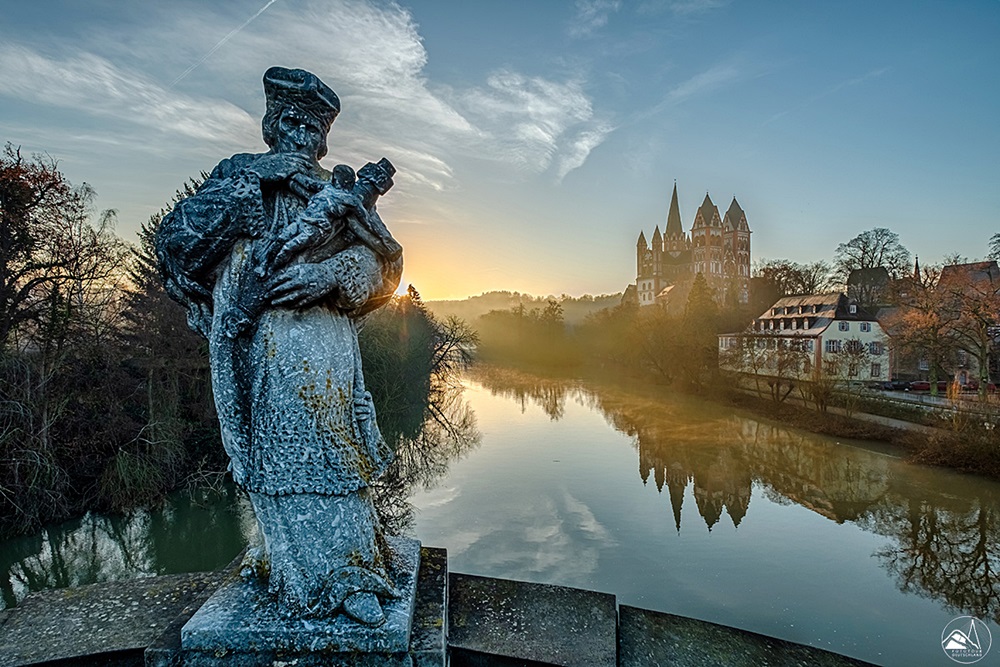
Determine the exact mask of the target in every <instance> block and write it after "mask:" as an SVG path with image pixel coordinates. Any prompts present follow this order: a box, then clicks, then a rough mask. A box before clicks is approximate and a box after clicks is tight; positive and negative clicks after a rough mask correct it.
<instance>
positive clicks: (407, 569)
mask: <svg viewBox="0 0 1000 667" xmlns="http://www.w3.org/2000/svg"><path fill="white" fill-rule="evenodd" d="M389 545H390V547H391V548H392V550H393V551H394V552H395V556H394V558H393V559H392V563H391V566H390V568H389V573H390V576H391V577H392V579H393V581H394V582H395V584H396V588H397V589H398V590H399V592H400V597H399V598H397V599H395V600H388V601H385V602H384V603H383V605H382V608H383V611H384V612H385V615H386V622H385V623H384V624H382V625H381V626H379V627H377V628H371V627H368V626H365V625H362V624H360V623H357V622H355V621H353V620H351V619H350V618H348V617H347V616H345V615H344V614H338V615H337V616H335V617H333V618H329V619H302V618H295V617H292V618H288V617H285V616H282V615H281V614H280V613H279V609H278V608H277V607H276V606H275V605H274V602H273V601H272V600H271V598H270V597H269V596H268V595H267V591H266V588H265V586H264V584H263V583H262V582H258V581H244V580H242V579H240V578H238V577H233V578H231V579H230V580H229V581H227V582H226V583H224V584H223V585H222V586H221V587H220V588H219V589H218V590H217V591H216V592H215V594H213V595H212V597H211V598H209V599H208V601H207V602H206V603H205V604H204V605H203V606H202V607H201V609H199V610H198V612H197V613H196V614H195V615H194V616H192V617H191V620H190V621H188V622H187V624H185V625H184V627H183V629H182V630H181V648H182V653H183V655H184V665H185V666H186V667H188V666H191V667H221V666H222V665H226V666H227V667H232V666H238V667H244V666H245V667H257V666H262V665H272V664H280V663H282V662H286V663H292V662H294V664H295V665H296V666H297V667H309V666H311V665H342V664H343V665H348V664H350V665H400V666H403V665H407V666H408V665H411V664H412V659H411V657H410V655H409V652H408V651H409V646H410V632H411V624H412V621H413V611H414V601H415V599H416V588H417V572H418V569H419V566H420V543H419V542H417V541H416V540H411V539H407V538H398V537H397V538H390V539H389Z"/></svg>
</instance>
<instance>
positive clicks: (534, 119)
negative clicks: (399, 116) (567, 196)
mask: <svg viewBox="0 0 1000 667" xmlns="http://www.w3.org/2000/svg"><path fill="white" fill-rule="evenodd" d="M462 106H463V108H464V109H466V110H467V113H468V115H469V116H470V117H473V118H476V119H477V121H478V122H479V123H480V124H481V127H482V129H483V132H484V137H483V140H482V141H481V144H483V145H485V146H487V147H488V150H489V152H490V153H492V154H494V155H496V156H497V157H499V158H500V159H504V160H506V161H509V162H510V163H512V164H515V165H517V166H519V167H521V168H522V169H524V170H525V171H527V172H530V173H541V172H544V171H545V170H547V169H548V168H549V167H550V166H551V165H552V164H553V162H556V163H557V166H556V171H557V178H558V179H562V178H563V177H564V176H565V175H566V174H567V173H569V172H570V171H572V170H573V169H576V168H577V167H579V166H580V165H582V164H583V163H584V161H585V160H586V158H587V156H588V155H589V154H590V151H591V150H593V149H594V148H595V147H596V146H598V145H599V144H600V143H601V142H602V141H603V140H604V138H605V137H606V136H607V134H608V133H609V132H610V131H611V129H612V128H611V127H610V126H609V125H608V124H607V123H605V122H603V121H600V120H595V117H594V110H593V106H592V104H591V102H590V98H589V97H588V96H587V94H586V93H585V92H584V90H583V88H582V86H581V84H580V83H579V82H577V81H567V82H557V81H551V80H549V79H544V78H541V77H527V76H525V75H523V74H520V73H517V72H513V71H510V70H500V71H498V72H495V73H493V74H492V75H491V76H490V77H489V79H488V80H487V85H486V86H485V87H482V88H476V89H472V90H470V91H468V92H466V93H465V94H464V95H463V96H462Z"/></svg>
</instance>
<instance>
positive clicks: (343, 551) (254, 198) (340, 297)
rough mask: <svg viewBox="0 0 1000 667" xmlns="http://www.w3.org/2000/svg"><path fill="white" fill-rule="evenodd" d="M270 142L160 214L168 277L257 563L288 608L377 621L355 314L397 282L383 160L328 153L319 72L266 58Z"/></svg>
mask: <svg viewBox="0 0 1000 667" xmlns="http://www.w3.org/2000/svg"><path fill="white" fill-rule="evenodd" d="M264 92H265V95H266V98H267V109H266V112H265V114H264V118H263V121H262V123H261V124H262V130H263V137H264V141H265V143H266V144H267V145H268V146H269V147H270V150H268V151H267V152H266V153H260V154H248V153H241V154H238V155H234V156H232V157H231V158H229V159H227V160H223V161H222V162H220V163H219V165H218V166H216V167H215V169H214V170H213V171H212V174H211V176H209V178H208V180H206V181H205V183H204V184H203V185H202V186H201V187H200V188H199V189H198V191H197V192H196V193H195V194H194V195H192V196H190V197H187V198H186V199H183V200H182V201H180V202H178V204H177V205H176V206H175V207H174V209H173V211H171V213H170V214H169V215H168V216H166V217H165V218H164V219H163V222H162V223H161V224H160V227H159V229H158V230H157V236H156V252H157V257H158V258H159V261H160V268H161V271H162V273H163V276H164V280H165V284H166V287H167V290H168V292H169V293H170V295H171V296H173V297H174V298H175V299H177V300H178V301H180V302H181V303H182V304H184V305H185V306H186V307H187V309H188V322H189V324H190V325H191V327H192V328H193V329H195V330H196V331H198V332H200V333H201V334H203V335H204V336H205V337H206V338H207V339H208V342H209V353H210V357H211V366H212V386H213V389H214V392H215V404H216V408H217V410H218V413H219V421H220V423H221V429H222V441H223V445H224V446H225V449H226V453H227V454H228V455H229V457H230V459H231V469H232V473H233V478H234V479H235V480H236V482H237V484H239V485H240V486H241V487H243V488H244V489H245V490H246V491H247V492H248V493H249V495H250V499H251V502H252V504H253V507H254V510H255V512H256V514H257V520H258V523H259V526H260V531H261V534H262V536H263V545H262V547H261V548H260V549H258V551H257V552H256V553H253V554H251V562H250V565H251V567H249V568H248V569H249V570H253V571H255V572H256V573H258V574H259V575H260V576H266V577H267V581H268V591H269V592H270V594H272V595H273V596H276V598H277V600H278V601H279V605H280V606H281V608H282V609H284V610H286V612H287V614H289V615H296V616H300V617H310V616H312V617H329V616H331V615H333V614H334V613H335V612H338V611H340V610H342V611H343V612H344V613H346V614H347V615H348V616H349V617H350V618H352V619H354V620H355V621H357V622H359V623H361V624H363V625H366V626H378V625H380V624H381V623H383V621H384V619H385V616H384V614H383V609H382V605H383V604H384V603H385V602H386V600H390V599H392V598H393V597H394V596H396V595H397V591H396V589H395V587H394V583H393V581H392V579H391V577H390V575H389V573H388V561H389V559H390V558H391V553H389V549H388V547H387V544H386V541H385V539H384V538H383V536H382V533H381V529H380V526H379V519H378V516H377V515H376V512H375V510H374V507H373V505H372V501H371V498H370V495H369V490H368V487H369V485H370V484H371V483H372V482H374V481H375V480H376V479H377V478H378V477H379V476H380V475H381V474H382V472H383V471H384V470H385V468H386V466H387V465H388V463H389V461H390V459H391V452H390V451H389V450H388V448H387V446H386V444H385V441H384V440H383V439H382V436H381V434H380V433H379V429H378V426H377V424H376V421H375V411H374V407H373V405H372V400H371V395H370V394H369V393H367V392H366V391H365V386H364V378H363V376H362V372H361V357H360V354H359V351H358V326H359V321H360V319H361V318H362V317H363V316H364V315H365V314H366V313H368V312H370V311H372V310H373V309H375V308H378V307H379V306H381V305H383V304H385V303H386V302H387V301H388V300H389V299H390V297H391V295H392V293H393V291H394V290H395V289H396V287H397V286H398V284H399V279H400V274H401V272H402V249H401V248H400V246H399V244H398V243H397V242H396V241H395V240H394V239H393V238H392V236H391V235H390V234H389V231H388V230H387V229H386V227H385V225H384V224H383V223H382V220H381V218H380V217H379V214H378V212H377V211H376V209H375V201H376V199H377V198H378V196H379V195H381V194H384V193H385V192H386V191H387V190H388V189H389V187H391V185H392V175H393V173H394V171H395V170H394V169H393V167H392V165H391V164H390V163H389V161H388V160H385V159H383V160H382V161H381V162H379V163H376V164H369V165H366V166H365V167H364V168H362V169H361V170H359V172H358V173H357V174H355V173H354V170H353V169H351V168H350V167H348V166H346V165H339V166H337V167H336V168H335V169H334V170H333V173H332V174H331V173H330V172H328V171H326V170H325V169H323V167H321V166H320V164H319V160H320V158H322V157H323V156H324V155H325V154H326V152H327V145H326V137H327V133H328V132H329V130H330V126H331V125H332V123H333V121H334V119H335V118H336V117H337V114H338V113H339V112H340V100H339V99H338V97H337V95H336V94H335V93H334V91H333V90H331V89H330V88H329V87H328V86H326V85H325V84H324V83H323V82H322V81H320V80H319V78H317V77H316V76H315V75H314V74H311V73H309V72H306V71H304V70H297V69H285V68H282V67H272V68H270V69H269V70H267V72H266V73H265V74H264Z"/></svg>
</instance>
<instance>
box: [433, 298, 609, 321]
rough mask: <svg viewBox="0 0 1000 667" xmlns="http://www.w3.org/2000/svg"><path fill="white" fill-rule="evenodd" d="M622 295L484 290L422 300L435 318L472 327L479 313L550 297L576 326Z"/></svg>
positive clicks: (542, 304)
mask: <svg viewBox="0 0 1000 667" xmlns="http://www.w3.org/2000/svg"><path fill="white" fill-rule="evenodd" d="M621 299H622V294H621V292H618V293H617V294H601V295H599V296H591V295H589V294H585V295H583V296H581V297H573V296H568V295H566V294H563V295H562V296H531V295H530V294H521V293H520V292H485V293H483V294H480V295H479V296H470V297H469V298H467V299H453V300H445V301H426V302H425V303H426V305H427V308H428V309H430V311H431V312H432V313H434V316H435V317H437V318H438V319H445V318H446V317H450V316H452V315H454V316H456V317H460V318H461V319H463V320H465V321H466V322H468V323H469V324H471V325H473V326H475V324H476V319H477V318H478V317H479V316H480V315H485V314H486V313H488V312H490V311H491V310H510V309H511V308H516V307H517V306H518V305H519V304H524V307H525V308H526V309H528V310H531V309H532V308H539V309H542V308H545V306H546V304H547V303H548V302H549V301H550V300H554V301H558V302H559V303H560V304H561V305H562V307H563V317H564V319H565V321H566V324H568V325H570V326H576V325H578V324H580V323H581V322H583V320H584V318H585V317H587V315H590V314H591V313H596V312H597V311H599V310H604V309H605V308H613V307H614V306H617V305H618V304H619V303H621Z"/></svg>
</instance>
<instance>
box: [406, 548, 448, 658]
mask: <svg viewBox="0 0 1000 667" xmlns="http://www.w3.org/2000/svg"><path fill="white" fill-rule="evenodd" d="M447 628H448V552H447V551H446V550H445V549H435V548H433V547H422V548H421V549H420V574H419V576H418V578H417V600H416V605H415V608H414V611H413V629H412V630H411V631H410V655H411V656H413V662H414V665H416V667H444V665H445V664H446V657H447V653H448V633H447Z"/></svg>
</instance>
